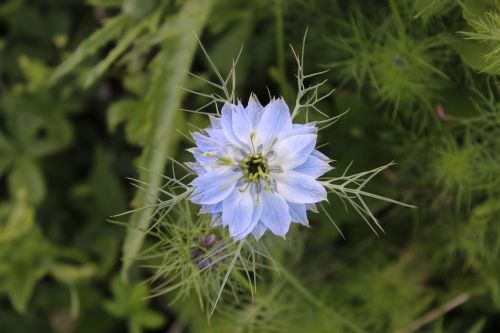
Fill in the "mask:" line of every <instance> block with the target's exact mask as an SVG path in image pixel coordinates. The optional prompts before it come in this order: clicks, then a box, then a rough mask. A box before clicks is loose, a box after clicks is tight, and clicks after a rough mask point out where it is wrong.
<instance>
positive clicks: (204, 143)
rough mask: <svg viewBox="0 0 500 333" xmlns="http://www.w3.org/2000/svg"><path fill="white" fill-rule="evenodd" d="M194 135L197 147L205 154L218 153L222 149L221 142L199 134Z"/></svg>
mask: <svg viewBox="0 0 500 333" xmlns="http://www.w3.org/2000/svg"><path fill="white" fill-rule="evenodd" d="M192 135H193V139H194V142H195V143H196V146H197V147H198V149H200V150H201V151H203V152H216V151H218V150H220V149H221V148H222V146H221V144H220V143H219V142H217V141H215V140H214V139H212V138H210V137H208V136H205V135H203V134H201V133H198V132H194V133H193V134H192Z"/></svg>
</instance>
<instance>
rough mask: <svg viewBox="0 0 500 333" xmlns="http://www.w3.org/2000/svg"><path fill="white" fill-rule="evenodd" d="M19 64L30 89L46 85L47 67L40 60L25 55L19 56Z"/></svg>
mask: <svg viewBox="0 0 500 333" xmlns="http://www.w3.org/2000/svg"><path fill="white" fill-rule="evenodd" d="M19 66H20V67H21V69H22V71H23V73H24V76H25V77H26V79H27V80H28V88H29V89H30V90H31V91H37V90H38V89H41V88H44V87H46V86H47V77H48V76H49V68H47V67H46V66H45V65H44V64H42V63H41V62H40V61H37V60H35V59H30V58H28V57H27V56H25V55H21V56H20V57H19Z"/></svg>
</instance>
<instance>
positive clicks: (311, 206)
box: [306, 203, 319, 213]
mask: <svg viewBox="0 0 500 333" xmlns="http://www.w3.org/2000/svg"><path fill="white" fill-rule="evenodd" d="M306 208H307V210H310V211H311V212H314V213H319V210H318V207H316V204H313V203H308V204H306Z"/></svg>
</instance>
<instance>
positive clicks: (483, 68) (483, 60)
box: [449, 36, 500, 75]
mask: <svg viewBox="0 0 500 333" xmlns="http://www.w3.org/2000/svg"><path fill="white" fill-rule="evenodd" d="M449 42H450V44H451V46H452V47H453V48H454V49H455V51H457V53H458V54H459V55H460V57H461V58H462V60H463V61H464V62H465V63H466V64H467V65H468V66H469V67H471V68H472V69H474V70H476V71H479V72H484V73H487V74H491V75H500V69H498V68H497V69H495V66H492V65H493V64H494V58H491V57H488V56H487V55H488V54H490V53H491V52H492V48H491V47H490V46H488V45H486V44H482V43H478V42H476V41H473V40H468V39H462V38H458V37H455V36H450V37H449Z"/></svg>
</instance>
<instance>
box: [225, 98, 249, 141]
mask: <svg viewBox="0 0 500 333" xmlns="http://www.w3.org/2000/svg"><path fill="white" fill-rule="evenodd" d="M235 108H236V106H234V105H232V104H229V103H226V104H224V106H223V107H222V112H221V114H222V115H221V127H222V130H223V131H224V135H225V136H226V139H227V140H228V141H229V142H230V143H231V144H233V145H234V146H236V147H240V148H247V147H246V145H245V144H244V143H243V142H242V141H241V140H239V139H238V137H237V136H236V134H235V133H234V129H233V116H234V113H235ZM248 148H249V147H248Z"/></svg>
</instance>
